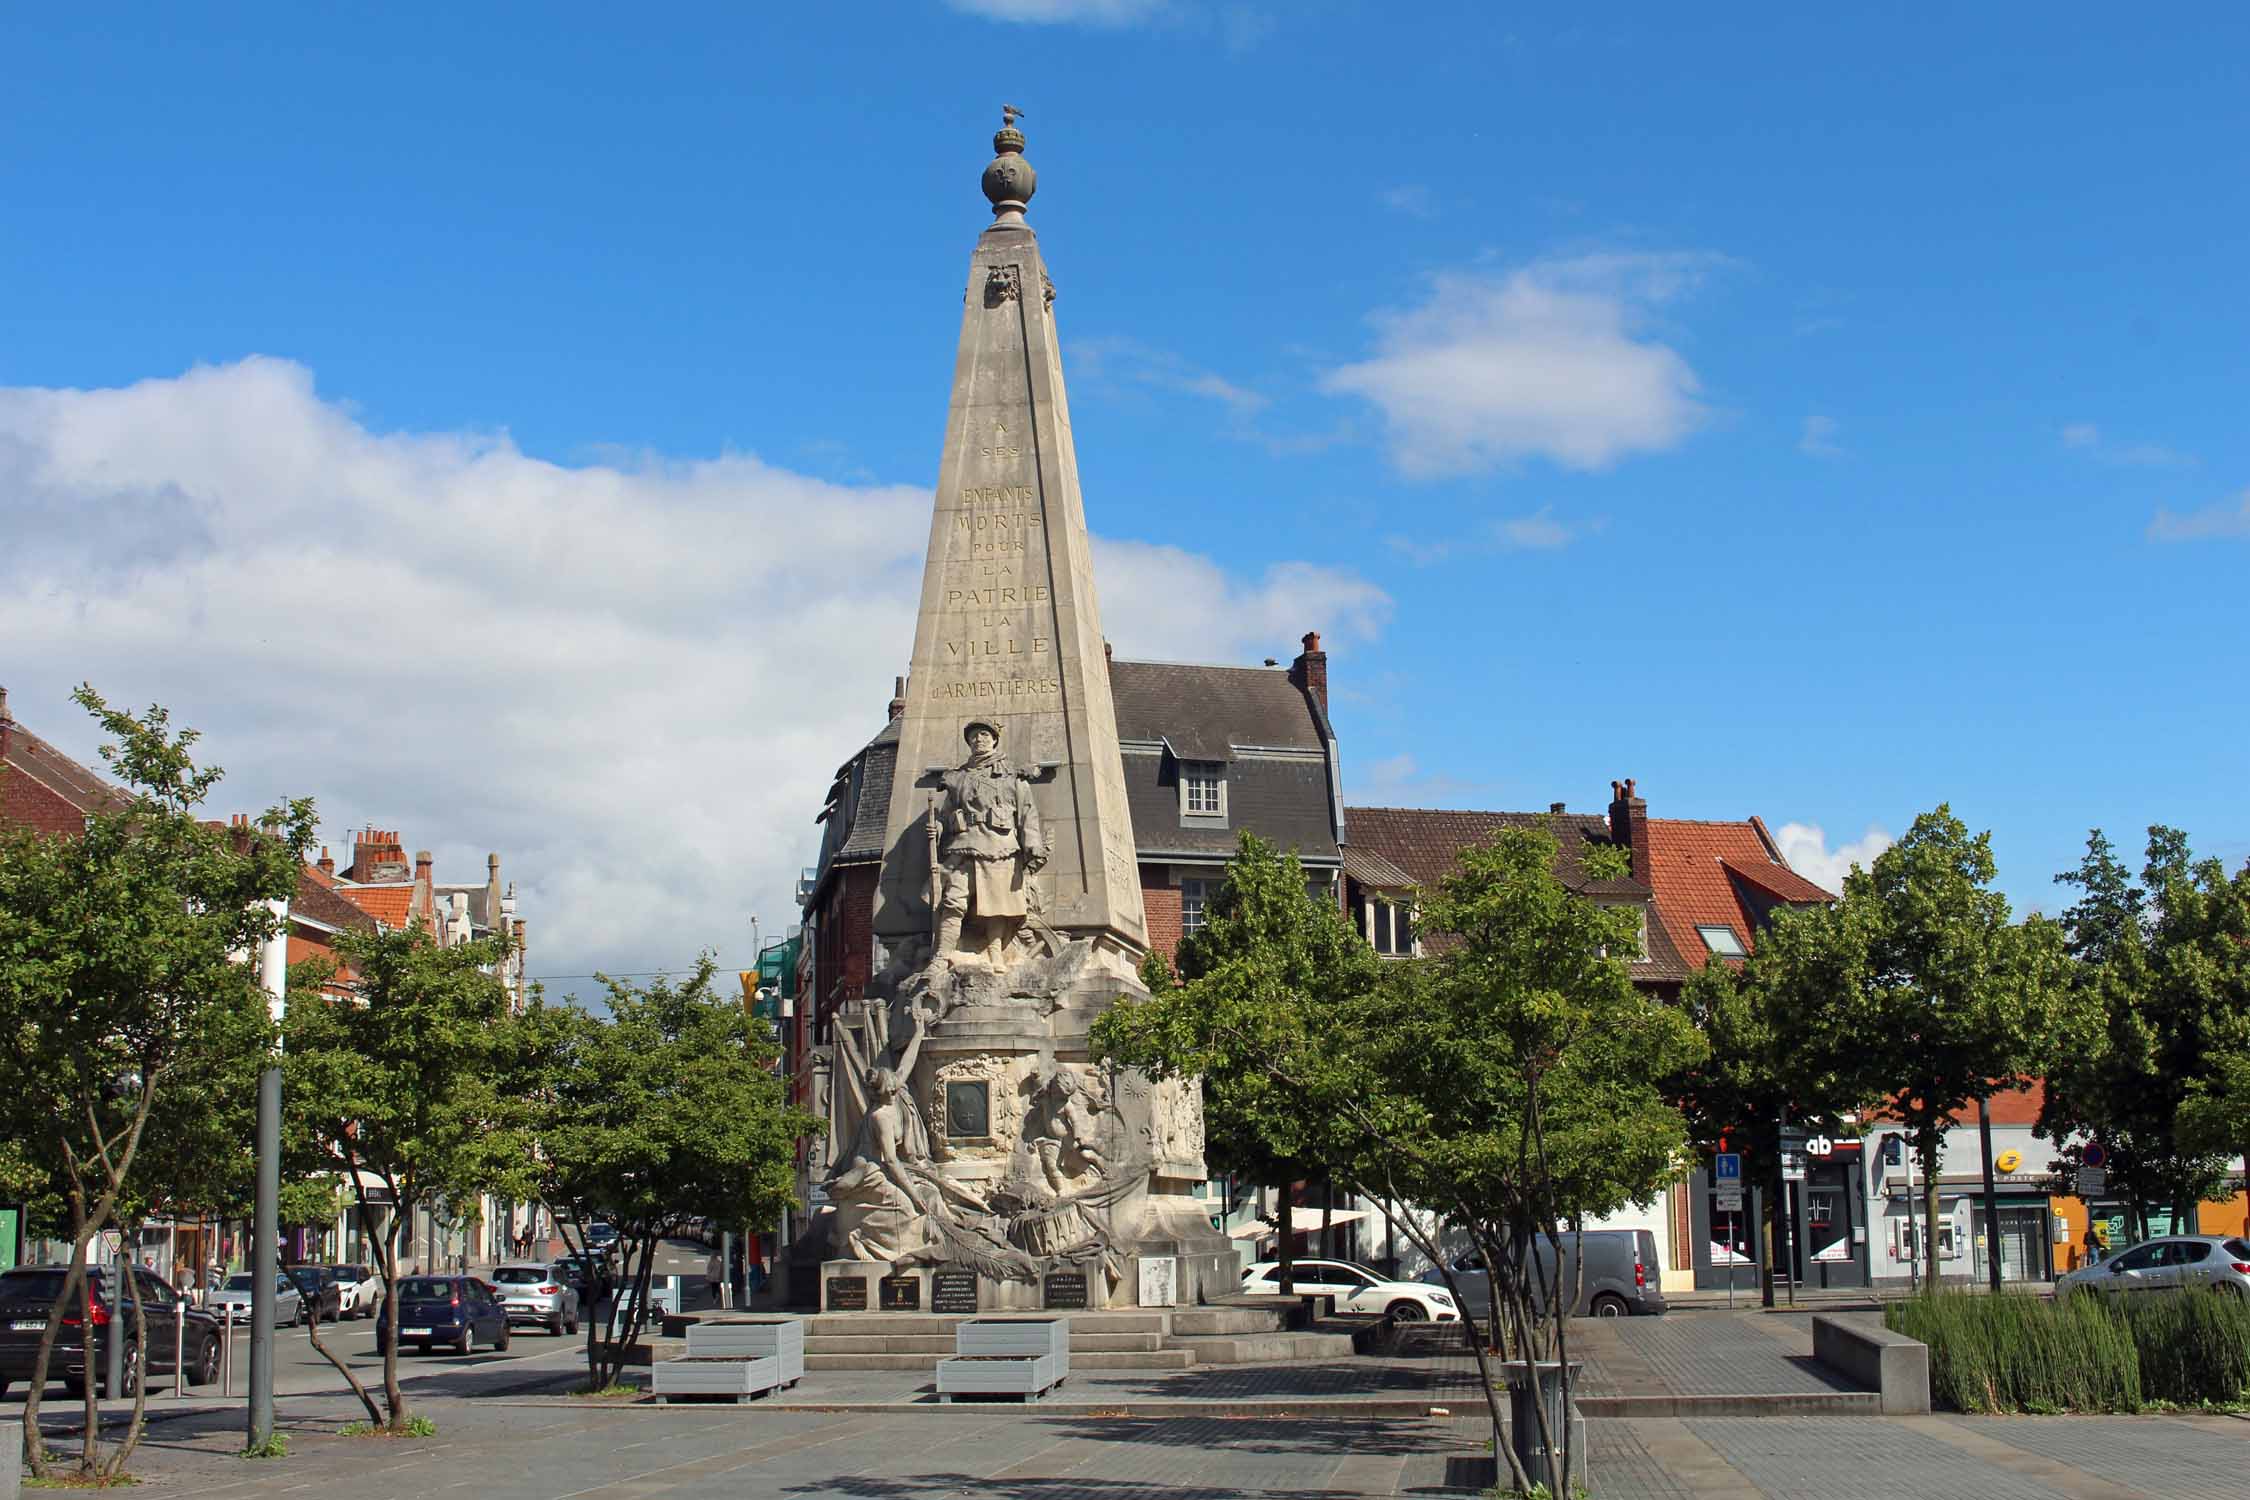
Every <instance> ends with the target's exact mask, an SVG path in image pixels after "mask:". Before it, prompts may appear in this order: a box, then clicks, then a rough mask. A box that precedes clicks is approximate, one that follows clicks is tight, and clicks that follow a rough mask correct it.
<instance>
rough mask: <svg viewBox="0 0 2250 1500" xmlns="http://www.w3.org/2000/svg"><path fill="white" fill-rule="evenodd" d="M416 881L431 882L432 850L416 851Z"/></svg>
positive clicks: (419, 882)
mask: <svg viewBox="0 0 2250 1500" xmlns="http://www.w3.org/2000/svg"><path fill="white" fill-rule="evenodd" d="M414 883H415V884H416V885H428V884H429V883H430V851H429V850H427V849H417V850H415V851H414Z"/></svg>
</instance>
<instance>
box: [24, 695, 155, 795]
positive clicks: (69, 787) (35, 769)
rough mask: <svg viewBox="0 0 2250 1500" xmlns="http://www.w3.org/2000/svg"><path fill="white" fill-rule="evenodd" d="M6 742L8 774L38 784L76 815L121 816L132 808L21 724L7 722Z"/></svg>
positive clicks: (94, 774) (99, 778)
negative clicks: (108, 813)
mask: <svg viewBox="0 0 2250 1500" xmlns="http://www.w3.org/2000/svg"><path fill="white" fill-rule="evenodd" d="M7 740H8V758H7V765H8V769H9V770H10V771H12V772H14V773H16V774H19V775H22V776H25V777H28V778H30V779H31V780H33V781H36V782H38V783H39V784H40V785H41V786H43V787H45V788H47V790H49V791H50V792H53V793H54V794H55V795H56V796H58V797H60V798H62V799H63V800H64V801H65V802H68V803H69V804H70V805H71V806H72V807H75V808H77V809H78V810H79V811H80V812H83V813H95V812H121V811H123V810H124V809H125V808H128V807H131V806H132V805H133V799H132V797H131V796H130V795H128V794H127V793H126V792H125V791H124V790H122V789H121V788H119V787H116V786H113V785H111V784H110V783H109V782H108V781H106V780H104V779H103V778H102V776H101V774H100V773H99V772H97V771H94V770H92V769H90V768H89V767H86V766H83V765H80V764H79V763H78V762H77V761H75V760H72V759H71V758H70V757H69V756H67V755H65V754H63V753H62V752H61V751H60V750H57V749H56V748H55V747H54V746H53V745H50V744H48V743H47V742H46V741H45V740H43V739H41V738H40V737H39V736H38V735H36V734H33V733H32V732H31V731H30V730H28V729H26V728H24V727H23V723H22V721H21V720H18V719H14V718H10V719H9V720H8V735H7Z"/></svg>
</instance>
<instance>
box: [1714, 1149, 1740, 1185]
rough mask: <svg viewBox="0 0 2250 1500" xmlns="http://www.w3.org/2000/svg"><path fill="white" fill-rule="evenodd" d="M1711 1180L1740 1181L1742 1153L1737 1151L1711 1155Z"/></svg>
mask: <svg viewBox="0 0 2250 1500" xmlns="http://www.w3.org/2000/svg"><path fill="white" fill-rule="evenodd" d="M1711 1180H1712V1181H1713V1182H1740V1181H1741V1180H1742V1153H1741V1152H1739V1151H1719V1152H1715V1153H1713V1155H1712V1157H1711Z"/></svg>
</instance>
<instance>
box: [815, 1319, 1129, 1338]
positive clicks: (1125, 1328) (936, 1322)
mask: <svg viewBox="0 0 2250 1500" xmlns="http://www.w3.org/2000/svg"><path fill="white" fill-rule="evenodd" d="M977 1316H979V1317H990V1318H1003V1319H1004V1318H1009V1317H1038V1316H1040V1314H1037V1313H980V1314H978V1315H977ZM1054 1316H1056V1317H1058V1318H1068V1319H1070V1331H1071V1333H1072V1334H1074V1335H1075V1334H1080V1333H1159V1334H1160V1333H1162V1332H1164V1330H1165V1326H1166V1323H1167V1321H1168V1320H1169V1318H1170V1316H1171V1315H1170V1314H1168V1313H1164V1312H1058V1313H1056V1314H1054ZM966 1317H967V1314H953V1313H944V1314H939V1313H886V1312H865V1313H818V1314H815V1315H813V1316H811V1317H808V1318H806V1319H805V1337H806V1339H807V1340H808V1341H809V1340H812V1339H816V1338H825V1337H828V1336H830V1335H832V1334H833V1335H853V1334H857V1335H866V1334H875V1333H885V1334H890V1333H896V1334H906V1335H909V1336H919V1335H927V1334H936V1333H942V1334H944V1335H946V1336H947V1337H949V1338H950V1337H951V1336H952V1334H953V1328H954V1325H955V1324H957V1323H960V1322H962V1321H963V1320H964V1319H965V1318H966Z"/></svg>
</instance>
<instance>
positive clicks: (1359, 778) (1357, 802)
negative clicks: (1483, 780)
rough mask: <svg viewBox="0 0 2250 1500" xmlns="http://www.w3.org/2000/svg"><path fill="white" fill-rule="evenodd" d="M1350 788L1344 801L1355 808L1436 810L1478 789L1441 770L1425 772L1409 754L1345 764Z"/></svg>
mask: <svg viewBox="0 0 2250 1500" xmlns="http://www.w3.org/2000/svg"><path fill="white" fill-rule="evenodd" d="M1345 767H1346V770H1347V772H1348V774H1349V775H1350V776H1351V785H1350V786H1349V787H1347V788H1346V789H1345V791H1344V800H1345V801H1346V802H1348V803H1351V804H1353V805H1354V806H1358V807H1439V806H1442V805H1444V804H1446V803H1448V802H1451V803H1455V804H1458V803H1459V802H1460V801H1461V799H1462V798H1464V797H1466V796H1468V795H1470V794H1471V793H1473V792H1476V791H1477V790H1479V789H1478V788H1477V787H1476V786H1475V785H1473V784H1472V783H1470V782H1466V781H1462V780H1461V779H1460V778H1458V777H1455V776H1449V775H1447V774H1446V773H1445V772H1443V771H1425V770H1423V769H1422V766H1421V763H1420V762H1419V761H1417V760H1415V758H1414V757H1413V756H1411V755H1408V754H1404V753H1401V754H1398V755H1387V756H1384V757H1382V758H1381V759H1379V760H1372V761H1368V762H1366V763H1365V764H1359V763H1356V762H1352V761H1346V762H1345Z"/></svg>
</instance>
